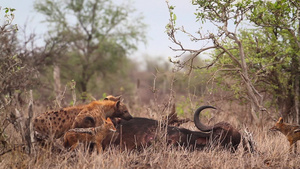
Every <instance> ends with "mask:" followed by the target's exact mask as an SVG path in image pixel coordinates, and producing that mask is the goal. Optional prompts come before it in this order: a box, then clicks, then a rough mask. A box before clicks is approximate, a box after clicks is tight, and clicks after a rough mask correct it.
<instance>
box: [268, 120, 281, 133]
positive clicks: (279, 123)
mask: <svg viewBox="0 0 300 169" xmlns="http://www.w3.org/2000/svg"><path fill="white" fill-rule="evenodd" d="M282 125H283V118H282V117H279V120H278V121H277V122H276V123H275V125H274V126H273V127H272V128H270V130H271V131H275V130H279V131H280V129H281V128H282Z"/></svg>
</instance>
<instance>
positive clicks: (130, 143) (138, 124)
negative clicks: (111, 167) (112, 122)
mask: <svg viewBox="0 0 300 169" xmlns="http://www.w3.org/2000/svg"><path fill="white" fill-rule="evenodd" d="M159 126H160V125H159V122H158V121H156V120H153V119H148V118H140V117H135V118H132V119H131V120H129V121H125V120H121V121H120V122H119V124H118V125H117V132H115V134H114V135H111V136H108V137H107V138H106V139H105V140H104V141H103V146H104V147H107V146H108V145H109V144H114V145H119V146H120V147H121V148H122V149H124V148H125V147H126V149H128V150H132V149H141V148H142V147H146V146H149V145H150V144H151V143H153V142H154V141H155V139H156V138H157V136H158V133H157V132H158V130H159ZM166 127H167V128H166V129H167V135H166V141H167V143H168V144H172V145H181V146H184V147H189V148H191V149H194V148H197V149H202V148H204V147H205V146H206V145H207V144H208V140H209V136H210V133H205V132H196V131H191V130H188V129H184V128H178V127H174V126H166ZM162 128H163V127H162Z"/></svg>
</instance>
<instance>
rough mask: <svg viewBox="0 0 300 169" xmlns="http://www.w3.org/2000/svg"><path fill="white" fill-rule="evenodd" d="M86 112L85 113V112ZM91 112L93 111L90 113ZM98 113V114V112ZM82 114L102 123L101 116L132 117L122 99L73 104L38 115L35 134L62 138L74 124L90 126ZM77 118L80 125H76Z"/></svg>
mask: <svg viewBox="0 0 300 169" xmlns="http://www.w3.org/2000/svg"><path fill="white" fill-rule="evenodd" d="M83 112H84V113H83ZM89 112H91V113H89ZM80 113H81V115H80V116H79V117H78V118H77V119H76V117H77V116H78V115H79V114H80ZM97 113H98V114H97ZM82 114H85V115H86V116H89V114H91V115H90V116H92V118H95V120H96V124H102V123H103V120H102V119H101V120H99V117H100V118H101V117H104V118H105V119H106V118H107V117H110V118H114V117H119V118H122V119H125V120H129V119H131V118H132V116H131V115H130V113H129V112H128V109H127V107H126V105H125V104H123V103H122V102H121V101H112V100H103V101H93V102H91V103H90V104H88V105H81V106H73V107H66V108H62V109H60V110H57V111H50V112H46V113H43V114H40V115H39V116H37V117H36V118H35V119H34V121H33V128H34V131H35V134H37V135H38V137H40V138H41V137H42V138H60V137H62V136H63V135H64V134H65V132H66V131H68V130H69V129H71V128H72V126H80V125H81V126H82V127H91V126H88V123H87V122H86V119H85V121H81V123H79V122H80V120H83V118H81V117H83V116H82ZM75 119H76V120H77V123H76V124H78V125H75V124H74V122H75Z"/></svg>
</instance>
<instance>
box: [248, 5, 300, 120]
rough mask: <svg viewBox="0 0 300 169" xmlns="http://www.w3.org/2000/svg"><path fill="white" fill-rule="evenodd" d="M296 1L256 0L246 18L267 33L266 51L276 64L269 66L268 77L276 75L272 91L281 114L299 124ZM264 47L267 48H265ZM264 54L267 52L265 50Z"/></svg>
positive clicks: (299, 54)
mask: <svg viewBox="0 0 300 169" xmlns="http://www.w3.org/2000/svg"><path fill="white" fill-rule="evenodd" d="M299 13H300V2H298V1H295V0H279V1H275V2H272V1H262V0H260V1H257V2H256V3H255V8H253V9H252V10H251V14H250V15H249V19H250V21H251V22H253V23H254V24H255V25H256V26H257V27H258V29H263V30H264V32H265V33H267V34H268V35H269V37H272V38H270V39H269V40H270V41H269V43H268V44H270V46H277V47H276V49H274V50H273V51H270V52H269V53H268V54H269V57H273V58H274V60H275V62H278V63H279V64H277V65H274V66H272V67H270V71H269V72H270V73H269V77H274V76H275V77H276V75H277V77H278V78H277V79H274V80H273V84H274V85H276V86H274V87H273V88H272V89H274V92H273V93H274V94H276V96H277V97H278V99H277V103H278V105H279V106H280V107H281V112H282V113H283V115H284V116H287V115H288V114H292V115H293V117H294V119H296V121H297V123H298V124H300V112H299V111H300V105H299V99H300V97H299V96H300V90H299V88H300V86H299V85H300V83H299V82H300V16H299ZM266 49H267V48H266ZM265 54H267V53H265Z"/></svg>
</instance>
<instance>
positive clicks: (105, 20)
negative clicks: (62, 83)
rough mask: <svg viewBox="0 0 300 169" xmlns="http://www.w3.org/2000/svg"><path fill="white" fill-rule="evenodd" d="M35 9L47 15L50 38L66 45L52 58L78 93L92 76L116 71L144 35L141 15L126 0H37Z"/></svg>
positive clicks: (86, 89)
mask: <svg viewBox="0 0 300 169" xmlns="http://www.w3.org/2000/svg"><path fill="white" fill-rule="evenodd" d="M35 9H36V10H37V11H38V12H40V13H42V14H44V15H45V16H46V19H45V21H46V22H47V23H48V24H49V27H50V28H51V29H50V30H49V34H48V35H49V39H55V40H57V45H59V44H60V43H63V44H66V45H67V47H68V50H66V52H65V53H64V54H62V55H60V56H56V57H53V58H52V59H53V61H54V63H55V64H56V65H58V66H59V67H60V68H61V69H62V71H61V72H62V73H61V76H62V77H63V79H66V80H68V81H70V80H72V79H74V80H75V81H76V86H78V90H79V92H81V93H85V92H87V91H88V83H89V82H90V80H91V79H93V76H98V77H102V79H105V76H106V74H108V73H113V72H116V71H118V70H119V69H120V68H121V67H122V66H120V65H122V63H124V62H126V61H127V58H126V55H127V54H129V53H130V52H131V51H133V50H135V49H136V45H137V43H138V42H141V41H144V39H145V36H144V27H145V25H144V24H143V23H142V18H141V17H136V18H134V17H133V13H134V10H133V9H132V8H131V6H129V5H126V4H121V5H116V4H113V3H112V1H104V0H66V1H58V0H56V1H49V0H43V1H36V3H35ZM102 82H103V81H102Z"/></svg>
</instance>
